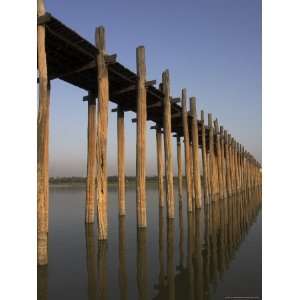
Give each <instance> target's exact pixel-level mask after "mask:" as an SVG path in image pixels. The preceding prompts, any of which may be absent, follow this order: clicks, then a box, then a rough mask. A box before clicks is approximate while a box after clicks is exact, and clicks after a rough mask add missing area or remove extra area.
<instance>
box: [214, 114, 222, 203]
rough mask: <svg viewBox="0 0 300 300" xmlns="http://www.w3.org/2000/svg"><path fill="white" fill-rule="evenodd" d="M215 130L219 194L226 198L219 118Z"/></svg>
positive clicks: (215, 123) (215, 122)
mask: <svg viewBox="0 0 300 300" xmlns="http://www.w3.org/2000/svg"><path fill="white" fill-rule="evenodd" d="M214 126H215V132H216V148H217V149H216V150H217V157H216V163H217V164H216V165H217V176H218V183H219V195H220V197H221V198H224V192H223V176H222V158H221V155H222V154H221V141H220V129H219V123H218V119H216V120H215V121H214Z"/></svg>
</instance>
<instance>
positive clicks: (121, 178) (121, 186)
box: [117, 106, 126, 216]
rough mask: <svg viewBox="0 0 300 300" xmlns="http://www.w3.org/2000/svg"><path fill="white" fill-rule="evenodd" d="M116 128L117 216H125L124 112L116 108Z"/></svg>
mask: <svg viewBox="0 0 300 300" xmlns="http://www.w3.org/2000/svg"><path fill="white" fill-rule="evenodd" d="M117 118H118V120H117V125H118V126H117V127H118V198H119V215H120V216H124V215H125V214H126V203H125V130H124V110H123V109H122V108H121V107H120V106H118V115H117Z"/></svg>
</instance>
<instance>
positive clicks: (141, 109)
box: [136, 46, 147, 227]
mask: <svg viewBox="0 0 300 300" xmlns="http://www.w3.org/2000/svg"><path fill="white" fill-rule="evenodd" d="M136 63H137V77H138V82H137V88H138V89H137V127H136V128H137V130H136V135H137V138H136V140H137V144H136V209H137V225H138V227H146V226H147V202H146V147H147V145H146V120H147V99H146V97H147V92H146V87H145V81H146V63H145V48H144V47H143V46H140V47H138V48H137V49H136Z"/></svg>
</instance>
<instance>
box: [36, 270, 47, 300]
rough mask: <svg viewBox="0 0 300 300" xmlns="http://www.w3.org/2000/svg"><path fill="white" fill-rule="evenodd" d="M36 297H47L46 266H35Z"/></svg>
mask: <svg viewBox="0 0 300 300" xmlns="http://www.w3.org/2000/svg"><path fill="white" fill-rule="evenodd" d="M37 299H38V300H47V299H48V266H40V267H38V268H37Z"/></svg>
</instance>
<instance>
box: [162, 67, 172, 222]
mask: <svg viewBox="0 0 300 300" xmlns="http://www.w3.org/2000/svg"><path fill="white" fill-rule="evenodd" d="M162 84H163V85H162V87H163V94H164V116H163V124H164V145H165V168H166V191H167V216H168V218H174V217H175V202H174V191H173V150H172V136H171V103H170V77H169V70H166V71H164V72H163V73H162Z"/></svg>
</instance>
